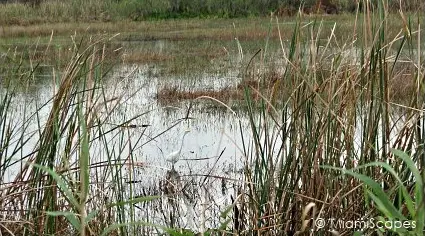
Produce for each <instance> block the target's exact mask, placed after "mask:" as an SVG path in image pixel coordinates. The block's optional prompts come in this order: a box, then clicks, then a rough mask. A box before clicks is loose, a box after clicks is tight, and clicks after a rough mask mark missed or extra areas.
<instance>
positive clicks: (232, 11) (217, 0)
mask: <svg viewBox="0 0 425 236" xmlns="http://www.w3.org/2000/svg"><path fill="white" fill-rule="evenodd" d="M11 2H15V3H16V2H18V3H23V4H27V5H29V6H32V7H39V6H40V4H46V5H48V4H50V5H51V6H55V7H58V4H56V5H55V4H54V3H60V5H61V6H64V7H65V9H66V10H67V11H69V12H72V14H73V15H75V17H77V15H78V14H79V13H84V14H86V15H88V14H91V15H92V16H93V17H94V18H107V19H122V18H130V19H133V20H142V19H148V18H179V17H209V16H217V17H238V16H250V15H269V14H270V13H274V14H276V15H279V16H284V15H294V14H296V13H297V12H298V11H299V10H301V11H302V12H304V13H306V14H310V13H319V14H337V13H340V12H355V11H356V10H357V9H360V10H362V9H363V8H364V4H366V3H368V4H370V5H369V9H372V10H373V9H374V8H376V4H377V3H378V1H376V0H90V1H86V0H0V3H11ZM384 2H386V3H388V7H389V8H390V10H393V11H398V9H400V7H401V8H402V9H403V10H404V11H419V10H421V9H422V10H423V9H424V5H425V3H424V2H425V1H424V0H402V1H400V0H384ZM78 8H80V9H78ZM64 14H66V13H64ZM100 14H102V16H98V15H100ZM106 16H107V17H106Z"/></svg>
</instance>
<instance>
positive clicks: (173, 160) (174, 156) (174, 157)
mask: <svg viewBox="0 0 425 236" xmlns="http://www.w3.org/2000/svg"><path fill="white" fill-rule="evenodd" d="M189 132H190V130H185V131H184V133H183V136H182V139H181V144H180V149H179V150H177V151H174V152H172V153H170V154H168V156H167V158H166V160H167V161H168V162H171V164H172V167H173V169H174V164H176V163H177V162H178V161H179V159H180V153H181V151H182V148H183V142H184V137H185V136H186V134H187V133H189Z"/></svg>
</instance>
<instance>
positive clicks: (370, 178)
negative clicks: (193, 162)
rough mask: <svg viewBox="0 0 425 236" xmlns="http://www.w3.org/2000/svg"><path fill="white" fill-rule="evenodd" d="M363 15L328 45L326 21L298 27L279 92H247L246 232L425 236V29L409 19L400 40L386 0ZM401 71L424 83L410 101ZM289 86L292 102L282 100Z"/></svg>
mask: <svg viewBox="0 0 425 236" xmlns="http://www.w3.org/2000/svg"><path fill="white" fill-rule="evenodd" d="M359 16H360V18H358V20H359V21H358V22H356V23H355V25H357V26H358V28H357V27H356V28H355V30H354V32H355V34H354V35H352V39H351V40H350V41H348V42H340V41H337V40H335V38H334V36H335V35H334V34H331V35H329V37H328V40H327V41H326V42H320V41H318V40H317V39H318V38H319V36H320V35H321V29H322V24H321V22H317V21H313V22H311V23H310V24H307V25H306V26H303V27H304V28H303V27H302V25H300V24H299V25H297V26H296V27H295V29H294V33H293V37H292V40H291V41H290V43H289V45H288V47H287V48H288V49H287V50H286V47H284V46H282V48H283V50H284V59H285V61H286V66H285V67H284V74H283V75H282V76H281V77H280V78H279V79H278V80H276V81H275V82H274V85H273V90H272V92H271V93H264V92H263V93H262V98H263V99H262V100H260V101H254V100H252V99H250V98H251V94H252V93H260V91H257V90H250V89H248V87H247V89H246V99H247V104H248V107H249V108H248V111H249V120H250V127H251V136H252V141H248V140H246V134H245V133H243V132H242V133H241V136H242V138H243V139H244V140H245V141H244V144H243V152H244V156H245V157H246V167H245V173H244V176H245V184H244V187H243V190H241V192H240V195H239V196H238V200H237V201H236V202H237V203H236V204H235V210H234V211H233V219H234V225H233V227H234V228H233V230H234V231H235V232H237V233H238V234H243V235H248V234H253V233H255V234H257V233H258V234H269V235H284V234H288V235H294V234H302V233H307V232H309V231H313V232H314V234H315V235H316V234H317V235H327V234H328V233H330V232H332V233H333V234H334V235H344V234H353V233H355V232H357V234H359V235H360V234H374V233H378V234H379V233H384V234H385V233H388V232H394V233H399V234H403V235H404V234H407V233H410V234H412V235H421V234H422V228H423V224H424V219H423V214H424V213H425V205H424V204H423V200H422V195H423V193H422V192H423V191H422V190H419V189H421V188H422V187H421V183H422V181H423V178H424V176H425V175H424V173H423V160H422V159H423V156H424V149H423V147H424V134H425V133H424V132H425V131H424V126H423V122H424V115H423V109H424V97H423V88H424V87H423V84H424V80H423V78H424V76H423V75H424V68H423V67H422V66H421V64H422V63H423V59H422V55H421V54H420V53H418V52H415V53H414V50H415V48H420V42H421V36H420V34H421V33H420V32H421V31H420V28H419V27H420V26H419V24H416V25H414V24H413V21H414V20H413V19H409V20H408V21H405V22H406V25H405V27H404V28H400V34H399V35H398V36H397V37H395V38H390V37H389V36H388V35H387V27H388V25H387V20H388V18H387V17H388V7H387V5H386V4H383V3H380V5H379V7H378V8H377V11H375V12H366V13H365V14H364V15H359ZM401 18H402V19H406V18H407V17H405V16H404V15H403V14H402V15H401ZM407 22H410V23H407ZM414 27H417V29H414ZM305 28H308V29H305ZM414 31H415V32H416V33H415V34H412V32H414ZM356 32H358V33H356ZM415 38H416V39H415ZM306 39H308V40H306ZM282 43H284V42H282ZM416 43H417V45H416ZM328 49H331V50H332V52H331V53H329V52H328V51H327V50H328ZM406 54H407V55H410V57H408V56H407V57H405V56H406ZM402 57H404V58H405V59H401V58H402ZM405 61H409V62H408V63H407V64H408V65H407V66H408V67H411V68H415V69H414V70H410V73H408V74H407V73H405V72H406V70H401V71H400V70H397V68H398V67H399V66H401V65H403V66H406V63H405ZM405 68H406V67H405ZM401 75H403V78H405V79H406V80H408V81H406V80H405V81H406V82H405V83H407V84H411V83H414V84H415V86H414V88H412V89H411V95H410V96H408V97H407V98H408V101H407V103H404V104H407V105H401V104H399V103H397V102H395V100H394V98H395V95H394V94H391V92H393V90H394V89H397V88H394V87H392V86H391V81H392V80H395V78H398V77H399V76H401ZM286 87H290V88H291V90H292V92H291V94H290V95H289V97H288V96H278V95H279V94H281V93H282V91H286V89H285V88H286ZM405 102H406V101H405ZM259 106H260V107H261V109H260V112H259V113H258V112H257V111H256V109H254V108H255V107H259ZM394 149H397V151H394ZM397 157H398V158H397ZM334 170H339V171H334ZM341 173H343V174H341ZM344 173H345V175H344ZM322 219H324V220H325V224H324V225H318V223H317V222H318V221H317V220H322ZM332 220H341V221H342V222H348V221H351V222H354V221H362V220H363V223H364V222H365V221H368V220H371V221H373V222H376V221H379V220H381V221H382V220H383V221H400V222H402V223H403V222H410V223H412V222H413V221H414V222H415V224H417V225H416V226H417V227H400V228H378V227H373V226H370V227H363V226H364V224H363V226H362V227H347V226H346V225H344V224H343V225H336V224H332V223H331V222H332ZM375 226H376V225H375Z"/></svg>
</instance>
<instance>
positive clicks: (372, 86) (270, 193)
mask: <svg viewBox="0 0 425 236" xmlns="http://www.w3.org/2000/svg"><path fill="white" fill-rule="evenodd" d="M191 2H192V3H193V2H194V1H190V0H187V1H183V0H182V1H161V0H158V1H155V0H152V1H136V0H134V1H126V0H122V1H119V0H116V1H113V0H107V1H100V0H92V1H83V0H75V1H59V0H58V1H34V2H32V1H27V3H25V4H24V3H7V4H1V5H0V12H1V13H0V17H1V19H0V21H1V26H0V27H1V28H0V34H2V39H1V40H2V41H1V42H2V43H3V42H4V44H3V45H5V46H3V47H5V50H4V52H1V54H0V60H2V62H4V63H3V65H6V66H3V67H1V68H0V70H1V72H2V73H1V75H0V76H1V79H2V80H1V83H0V210H1V214H0V233H1V234H2V235H24V236H27V235H55V234H58V233H60V234H63V235H80V236H87V235H165V234H167V235H173V236H174V235H176V236H177V235H179V236H194V235H290V236H292V235H307V234H312V235H329V234H332V235H415V236H421V235H423V232H424V229H425V193H424V189H425V188H424V181H425V171H424V169H425V115H424V109H425V97H424V94H425V87H424V84H425V66H424V55H423V53H422V51H423V49H422V47H423V38H424V37H423V32H422V31H423V30H422V28H421V27H423V26H422V25H421V21H422V18H421V16H420V15H419V13H417V14H415V13H412V15H409V14H410V13H406V12H407V9H406V10H400V12H399V13H397V14H395V13H393V12H394V11H397V8H396V7H397V4H398V3H399V2H400V1H391V0H388V1H385V0H383V1H376V2H377V3H376V4H377V5H373V6H364V5H363V6H362V9H359V10H361V11H362V12H357V11H356V12H357V14H351V15H350V14H345V13H341V12H342V10H341V9H345V8H343V7H342V6H338V5H335V7H336V8H337V10H338V13H339V14H336V15H330V14H329V13H334V11H333V9H334V7H332V6H331V5H330V4H331V3H332V2H328V3H329V4H324V5H327V6H328V7H326V8H321V7H319V9H321V11H323V13H326V15H325V17H326V18H327V19H332V20H331V21H330V22H331V23H329V22H327V21H326V20H321V19H323V18H322V17H319V18H314V14H312V15H309V14H306V13H304V12H299V13H298V15H297V14H296V13H295V15H296V17H293V18H291V17H290V16H289V15H291V14H290V13H289V12H288V13H285V12H284V11H283V13H282V14H283V15H284V13H285V14H287V15H288V16H283V17H284V19H291V22H290V24H282V25H280V24H277V23H276V24H274V22H276V19H275V18H274V17H272V18H271V20H270V18H266V17H264V18H261V17H252V18H250V17H248V18H244V19H242V18H235V19H217V20H216V19H212V20H211V19H179V20H173V19H170V20H166V21H162V20H159V21H152V22H145V21H140V22H139V21H138V20H144V19H152V18H153V19H162V18H173V17H175V16H169V15H165V16H163V15H162V13H161V9H166V10H167V11H168V10H169V9H172V10H173V11H174V10H175V11H177V12H178V11H183V12H186V13H187V16H186V15H184V14H183V15H182V16H184V17H189V16H192V15H191V12H196V10H195V9H192V8H188V7H184V5H183V4H184V3H191ZM202 2H204V3H207V2H208V3H211V4H212V3H215V4H216V5H214V6H216V7H217V9H220V7H223V6H224V7H228V6H229V5H226V4H224V3H229V1H216V2H214V1H202ZM230 2H232V3H235V4H242V5H241V6H240V5H233V6H232V7H234V8H229V9H239V10H240V9H242V10H244V11H242V10H241V12H248V13H247V14H246V15H243V14H241V16H251V15H263V14H264V16H265V15H267V16H268V14H269V10H270V9H269V7H270V8H272V7H271V6H269V5H267V4H263V5H262V6H261V7H263V11H264V12H261V11H259V12H252V10H250V9H254V8H255V9H257V8H258V7H259V6H258V2H261V1H230ZM264 2H267V3H269V4H277V3H284V2H285V1H264ZM290 2H292V1H287V3H290ZM309 2H311V3H312V4H313V5H311V6H314V3H315V2H316V1H306V3H309ZM322 2H327V1H322ZM340 2H341V3H344V1H340ZM362 2H363V3H364V2H366V1H362ZM367 2H369V1H367ZM406 2H407V1H406ZM84 3H86V4H87V5H84ZM142 3H143V5H142V6H143V7H138V6H139V5H137V4H142ZM170 3H179V4H182V5H170ZM219 3H220V4H219ZM221 3H223V4H221ZM254 3H257V5H255V4H254ZM345 3H349V1H346V2H345ZM69 4H71V5H69ZM107 4H110V5H107ZM161 4H163V5H161ZM247 4H252V6H251V5H247ZM409 4H416V5H409V6H402V7H404V8H410V9H409V12H411V11H414V10H417V9H420V8H421V7H423V6H422V5H423V3H422V2H421V1H409ZM83 6H84V7H83ZM105 6H107V7H108V8H105ZM207 6H208V5H207ZM243 6H245V8H244V7H243ZM358 6H360V4H359V5H358ZM164 7H165V8H164ZM236 7H237V8H236ZM329 7H330V9H329ZM345 7H347V9H348V6H345ZM140 9H144V11H147V13H146V12H137V14H138V15H141V17H134V16H133V15H132V14H133V13H132V12H133V10H134V11H140ZM153 9H156V11H154V13H152V12H150V11H152V10H153ZM207 9H208V8H207ZM209 9H210V10H208V11H207V12H209V13H211V14H212V13H214V14H212V16H224V17H233V16H239V15H238V14H236V13H232V12H231V11H230V13H229V12H222V13H220V14H219V13H217V12H219V11H218V10H214V9H215V8H213V7H212V6H210V8H209ZM225 9H227V8H225ZM258 9H260V10H261V8H258ZM31 10H33V11H31ZM112 10H115V11H117V12H118V13H112ZM130 10H131V11H130ZM198 10H199V9H198ZM213 10H214V11H213ZM121 11H122V12H123V13H122V12H121ZM127 11H128V12H127ZM167 11H165V12H167ZM303 11H304V10H303ZM199 12H202V10H199ZM3 13H4V14H3ZM124 13H125V14H124ZM152 14H153V15H152ZM148 16H149V17H148ZM151 16H154V17H151ZM208 16H210V15H208ZM320 16H321V15H320ZM90 17H94V18H93V19H91V18H90ZM310 17H311V18H310ZM134 18H135V19H134ZM306 18H307V19H308V20H307V21H305V19H306ZM68 20H69V21H71V22H72V23H64V22H68ZM92 21H93V22H94V23H91V22H92ZM103 21H107V22H103ZM337 21H338V24H335V22H337ZM74 22H75V23H74ZM81 22H88V23H81ZM170 22H171V23H172V24H169V23H170ZM165 23H167V24H165ZM79 24H82V25H79ZM223 24H226V25H225V26H222V25H223ZM232 24H234V26H233V28H232V27H230V29H229V25H230V26H232ZM78 25H79V26H78ZM61 26H67V27H66V28H67V29H60V28H61ZM71 26H72V27H71ZM257 26H259V27H257ZM73 27H75V28H73ZM199 27H201V29H199ZM254 27H255V28H260V30H259V29H252V28H254ZM87 28H88V30H87ZM223 28H225V29H227V30H224V31H223V30H222V29H223ZM76 29H78V31H82V35H79V34H78V33H77V32H75V33H71V35H73V36H71V39H67V40H68V41H67V40H64V37H69V36H70V34H69V33H70V31H71V32H72V31H77V30H76ZM126 29H127V30H126ZM128 29H130V30H128ZM172 29H173V30H177V31H176V32H175V34H173V33H172V32H170V30H172ZM212 29H213V30H212ZM61 30H62V31H61ZM121 30H122V31H124V33H123V34H122V35H117V33H119V32H122V31H121ZM25 32H30V33H28V34H27V33H25ZM52 32H53V35H52ZM55 32H57V34H58V35H60V36H64V37H58V39H56V37H54V36H55V35H56V33H55ZM84 32H86V33H84ZM125 32H127V33H125ZM128 32H129V33H128ZM219 32H222V33H221V34H219ZM79 33H80V32H79ZM3 36H4V37H3ZM244 36H245V38H244ZM119 37H121V38H119ZM117 38H118V39H117ZM264 38H266V39H265V40H264ZM15 39H16V41H14V40H15ZM158 39H167V40H174V41H176V42H180V41H179V40H181V41H184V40H187V41H195V42H196V44H198V45H201V47H204V46H205V45H208V47H204V48H203V50H201V49H202V48H200V47H196V46H195V45H194V44H190V42H189V44H188V46H186V47H183V45H180V44H179V45H178V46H181V47H182V48H183V50H181V51H180V50H177V51H175V52H172V53H170V54H164V55H163V54H147V57H150V58H153V60H156V62H164V61H169V59H172V60H171V61H172V62H171V63H174V64H172V66H173V69H174V70H175V71H174V73H178V72H179V70H180V69H182V68H180V67H184V66H186V68H183V69H187V68H190V69H193V68H194V67H195V66H197V64H195V63H194V62H195V61H196V62H197V63H199V64H201V65H200V66H199V65H198V66H199V67H202V68H203V67H204V65H205V64H202V63H204V62H208V63H210V62H211V58H215V57H217V58H221V57H226V58H227V59H229V58H231V57H230V56H228V55H229V54H233V55H236V57H237V58H239V59H240V60H239V61H231V60H230V59H229V61H230V63H235V65H232V66H234V67H237V68H239V70H240V71H242V72H240V74H239V75H238V76H240V77H241V79H242V82H240V83H239V84H238V85H237V87H236V89H237V90H233V91H232V90H222V92H223V93H222V94H213V93H212V92H211V93H210V94H206V95H207V96H215V95H217V96H218V97H217V98H216V100H217V104H218V105H219V106H223V107H225V108H226V109H229V110H231V112H232V113H233V114H232V115H234V116H235V117H237V118H235V120H234V121H235V124H232V126H233V125H234V127H235V130H236V131H237V132H240V138H241V144H240V147H238V150H239V152H240V153H238V156H235V157H234V158H241V159H242V160H241V161H242V162H243V167H242V168H241V169H240V170H237V174H236V170H235V175H234V176H236V177H237V178H229V177H226V176H221V175H219V174H217V173H221V172H219V171H218V168H219V167H217V166H216V165H215V164H214V165H212V167H208V168H207V169H206V170H207V171H205V172H202V173H192V172H191V171H190V172H189V173H184V174H180V173H178V172H177V171H176V170H174V168H173V169H172V170H170V171H167V172H166V175H165V178H164V176H162V178H161V179H155V181H157V182H155V183H149V184H148V185H146V186H145V185H143V184H144V183H142V184H140V183H139V182H142V181H143V179H139V178H138V176H137V175H136V174H135V173H136V172H133V170H135V169H137V170H138V171H140V172H144V171H148V168H149V167H154V168H156V163H143V162H139V161H138V160H137V155H138V154H140V152H143V147H144V146H143V145H144V144H145V143H147V142H151V141H152V140H154V139H155V137H159V136H161V135H163V134H164V132H171V128H173V127H174V126H175V125H177V124H179V123H183V122H186V121H188V120H189V119H196V117H192V114H191V110H190V109H191V106H189V108H188V111H187V113H186V115H185V116H184V117H181V118H176V119H177V121H176V122H174V123H173V124H172V125H170V127H169V128H167V130H165V131H164V130H152V129H155V127H152V126H151V124H149V123H148V121H149V120H152V117H149V115H150V114H148V112H144V111H140V110H138V109H139V107H137V106H131V107H136V110H137V114H134V115H133V113H129V112H126V111H127V110H126V108H128V107H130V106H128V105H127V104H125V103H122V102H123V100H124V99H125V100H127V99H128V100H130V98H129V96H130V97H131V96H134V97H136V98H137V99H139V100H138V101H140V97H138V96H137V95H139V94H137V88H134V90H135V91H136V92H135V93H131V94H130V95H128V96H127V94H115V91H116V90H115V88H116V87H115V86H114V85H116V84H112V87H113V88H112V90H114V92H113V93H112V94H110V93H109V91H108V89H107V84H106V83H107V79H110V78H109V77H108V76H110V72H111V66H110V64H109V63H110V60H112V59H115V60H118V61H119V62H118V63H125V61H124V60H123V59H122V57H123V55H124V54H125V53H127V52H128V51H131V50H133V48H130V49H126V46H128V43H129V42H136V43H137V42H138V41H141V42H143V41H148V42H149V40H152V41H155V40H158ZM183 39H184V40H183ZM201 39H202V40H201ZM206 39H209V40H211V41H208V42H207V44H202V41H203V40H205V41H207V40H206ZM242 39H245V41H242ZM250 39H263V41H262V42H264V43H263V44H262V47H261V50H259V49H258V47H257V45H254V46H253V47H252V48H249V49H250V50H252V51H251V54H249V53H247V49H246V48H243V47H242V46H241V45H242V44H243V43H246V44H244V46H246V47H248V43H249V41H250ZM269 39H273V40H275V42H272V41H271V40H269ZM214 40H223V41H220V42H219V44H217V45H220V46H221V44H222V43H224V42H227V41H230V42H231V43H233V44H232V45H233V46H235V45H237V50H233V51H230V48H231V47H227V48H228V49H226V50H224V51H217V52H213V53H209V51H211V50H212V49H217V48H215V46H217V45H214V44H213V43H211V42H214ZM34 41H36V42H34ZM122 41H124V43H127V44H122ZM174 41H173V42H174ZM19 42H22V45H20V46H19V47H18V46H16V45H18V44H19ZM185 43H187V42H185ZM272 43H276V45H277V46H278V47H277V48H279V49H280V52H279V54H278V56H279V59H280V60H281V61H283V62H284V63H281V64H279V65H278V66H276V67H278V69H276V70H275V71H273V70H271V71H268V70H266V69H263V68H264V67H261V66H262V65H266V64H267V62H270V61H274V60H276V58H274V57H271V54H267V53H266V52H269V51H268V50H270V47H272ZM222 47H223V46H221V48H222ZM189 48H190V49H191V50H199V51H197V52H198V53H199V54H200V55H201V56H194V55H197V54H195V53H194V54H184V53H182V51H188V50H189ZM244 49H245V51H244ZM121 50H123V51H125V50H128V51H125V52H124V53H122V52H121ZM243 52H245V54H243ZM144 53H145V52H141V53H140V54H139V55H140V57H142V56H143V55H145V54H144ZM108 54H110V55H109V56H108ZM243 55H245V57H243ZM178 56H182V58H183V59H181V60H174V59H175V58H177V57H178ZM201 58H202V59H203V60H204V61H202V60H201ZM133 60H135V61H137V59H133ZM140 60H141V59H140ZM43 63H44V64H43ZM41 65H48V66H49V68H48V70H52V71H53V73H52V75H51V76H49V77H48V79H47V80H48V81H47V83H51V84H52V93H53V95H51V98H49V99H48V100H47V101H48V102H46V103H43V104H38V101H37V100H36V101H35V103H36V105H34V106H31V105H29V103H27V102H26V98H25V96H22V93H21V91H20V89H21V90H24V91H25V92H28V90H29V89H30V86H29V85H30V84H31V83H37V82H39V80H38V79H39V78H38V77H37V75H38V73H41V72H40V71H39V70H38V69H42V68H40V67H41ZM176 71H177V72H176ZM276 71H277V72H278V73H276ZM183 74H184V73H183ZM158 77H160V76H158ZM132 80H133V78H129V79H128V81H129V83H128V86H134V84H135V83H131V82H132ZM14 81H19V83H18V84H17V83H14ZM193 82H194V83H196V82H197V81H196V80H194V81H193ZM40 84H41V83H40ZM41 85H44V84H41ZM194 85H196V84H194ZM404 85H407V86H408V87H409V93H406V92H405V91H404V90H402V89H403V86H404ZM125 86H127V84H126V85H125ZM397 89H399V90H400V91H399V92H398V96H403V98H404V103H403V104H400V103H398V102H397V101H396V96H395V94H397V93H394V90H397ZM160 92H161V91H159V93H158V95H161V93H160ZM162 92H163V94H164V96H169V97H171V100H176V98H180V99H189V100H192V99H197V98H196V97H198V98H199V96H201V97H202V96H203V95H205V94H199V93H196V91H190V93H186V94H184V93H181V91H179V90H177V89H176V88H173V87H172V88H165V89H164V90H163V91H162ZM124 95H126V96H124ZM229 96H230V97H229ZM232 96H233V97H239V98H243V99H242V101H240V102H241V103H243V106H244V107H245V110H244V114H243V115H242V114H239V113H237V111H233V110H232V107H231V105H230V104H227V101H226V99H229V100H231V97H232ZM220 99H222V100H223V101H219V100H220ZM158 100H160V99H159V98H158ZM22 101H25V102H22ZM16 104H19V106H20V107H19V108H20V110H17V109H16V107H15V105H16ZM149 110H150V108H149ZM20 111H23V112H22V113H21V112H20ZM129 116H130V117H129ZM153 119H156V117H153ZM241 119H244V121H245V122H246V123H247V124H248V125H247V127H244V126H242V121H241ZM231 121H232V120H229V121H226V122H231ZM137 122H139V123H137ZM140 122H142V123H140ZM34 128H35V130H34ZM194 128H195V129H193V130H194V132H193V133H195V132H197V130H196V129H197V128H198V127H194ZM238 128H239V129H238ZM147 131H149V132H147ZM135 135H136V136H137V137H135ZM235 143H236V142H235ZM235 143H231V144H226V145H234V144H235ZM223 151H224V150H223ZM222 153H223V152H222ZM222 153H221V154H222ZM221 154H219V155H218V156H217V157H215V158H217V159H216V160H217V161H218V159H219V158H220V157H221ZM99 156H101V159H99V158H98V157H99ZM210 156H211V155H208V156H206V157H204V156H200V157H199V159H205V158H210ZM96 158H98V159H96ZM156 170H158V169H154V171H156ZM12 172H13V175H11V173H12ZM217 186H218V188H215V187H217ZM220 188H221V189H220ZM229 189H230V190H232V191H230V190H229ZM133 190H141V191H140V192H141V194H135V191H133ZM217 194H219V195H222V196H223V197H224V198H225V199H227V203H228V204H227V205H226V206H221V207H222V208H220V209H218V210H217V207H219V206H220V203H217V202H216V201H215V196H217ZM190 210H192V211H190ZM206 212H207V213H206ZM190 214H192V215H190ZM152 215H154V216H152ZM190 217H191V218H194V222H190V223H188V222H187V221H188V220H189V219H190ZM322 219H323V220H324V222H322V221H318V220H322ZM332 219H335V220H336V221H338V222H342V223H343V224H342V225H338V226H337V227H335V225H332V224H329V223H330V221H332ZM359 220H362V222H363V223H361V225H360V227H354V225H353V224H351V223H353V222H356V221H359ZM377 221H380V222H388V223H389V224H386V223H383V224H384V227H379V226H382V225H378V227H376V225H375V227H373V225H364V222H377ZM347 222H348V223H349V224H346V223H347ZM350 222H351V223H350ZM323 223H324V224H323ZM406 223H408V224H406ZM412 225H413V226H414V227H412ZM207 226H208V227H207ZM210 226H211V227H210Z"/></svg>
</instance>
